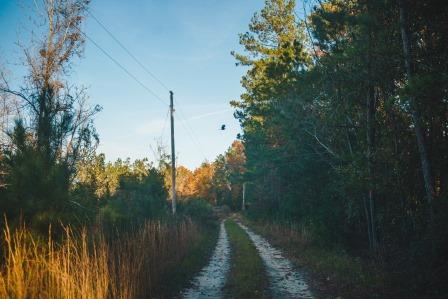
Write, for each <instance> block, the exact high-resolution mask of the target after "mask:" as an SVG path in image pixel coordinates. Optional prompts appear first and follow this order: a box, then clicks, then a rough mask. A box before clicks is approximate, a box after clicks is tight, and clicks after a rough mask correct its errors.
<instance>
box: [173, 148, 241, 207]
mask: <svg viewBox="0 0 448 299" xmlns="http://www.w3.org/2000/svg"><path fill="white" fill-rule="evenodd" d="M245 162H246V160H245V156H244V146H243V144H242V143H241V141H238V140H237V141H234V142H233V143H232V145H231V146H230V147H229V149H228V150H227V151H226V152H225V153H224V154H222V155H219V156H218V157H217V158H216V159H215V161H214V162H212V163H209V162H207V161H205V162H203V163H202V164H201V165H200V166H199V167H197V168H196V169H195V170H194V171H190V170H189V169H187V168H185V167H184V166H179V167H178V168H177V170H176V172H177V193H178V195H179V196H180V198H181V200H182V199H184V200H185V199H192V198H200V199H204V200H206V201H208V202H209V203H210V204H212V205H227V206H229V207H231V208H234V209H239V208H240V207H241V200H242V184H243V182H244V171H245V168H244V167H245V166H244V165H245ZM165 175H166V176H168V175H170V174H169V173H166V174H165ZM165 182H167V183H168V184H169V183H170V182H169V180H165ZM169 187H170V185H167V188H169Z"/></svg>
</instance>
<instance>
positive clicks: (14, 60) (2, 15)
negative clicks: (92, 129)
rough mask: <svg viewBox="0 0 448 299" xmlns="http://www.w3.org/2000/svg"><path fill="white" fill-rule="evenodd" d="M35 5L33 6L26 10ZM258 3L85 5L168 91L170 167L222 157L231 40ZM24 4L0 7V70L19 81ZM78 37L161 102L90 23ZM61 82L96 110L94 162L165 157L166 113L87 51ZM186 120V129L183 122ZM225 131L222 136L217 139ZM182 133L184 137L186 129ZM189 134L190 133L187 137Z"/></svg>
mask: <svg viewBox="0 0 448 299" xmlns="http://www.w3.org/2000/svg"><path fill="white" fill-rule="evenodd" d="M35 1H36V2H37V3H40V0H35ZM263 2H264V1H262V0H226V1H222V0H202V1H199V0H189V1H185V0H129V1H118V0H115V1H111V0H109V1H106V0H93V1H92V2H91V11H92V13H93V14H94V15H95V16H96V17H97V18H98V19H99V20H100V21H101V22H102V23H103V24H104V25H105V26H106V27H107V28H108V29H109V30H110V31H112V32H113V33H114V35H115V36H116V37H117V38H118V39H119V40H120V41H121V42H122V43H123V44H125V45H126V47H127V48H128V49H129V50H130V51H131V52H132V53H133V54H134V55H135V56H136V57H138V59H139V60H140V61H142V62H143V63H144V64H145V65H146V67H147V68H148V69H149V70H150V71H151V72H152V73H154V74H155V75H156V76H157V77H158V78H159V79H160V80H161V81H163V83H165V84H166V85H167V86H168V87H169V88H170V89H172V90H173V91H174V96H175V100H176V101H177V103H178V104H179V105H180V109H179V108H178V109H177V110H176V115H175V117H176V152H177V155H178V163H179V164H182V165H185V166H187V167H189V168H194V167H196V166H198V165H199V164H200V163H201V162H203V161H204V160H205V159H208V160H209V161H212V160H214V158H215V157H216V156H217V155H218V154H220V153H223V152H224V151H225V150H226V149H227V148H228V147H229V145H230V144H231V142H232V141H233V140H234V139H235V137H236V134H237V133H238V132H240V128H239V124H238V122H237V121H236V120H235V119H234V118H233V111H232V109H231V107H230V105H229V101H230V100H234V99H238V98H239V95H240V94H241V93H242V88H241V86H240V79H241V76H242V75H243V74H244V72H245V70H244V69H243V68H241V67H236V66H235V60H234V59H233V57H232V56H231V55H230V51H232V50H237V51H240V50H241V47H240V46H239V44H238V33H242V32H245V31H247V28H248V24H249V22H250V18H251V17H252V15H253V14H254V12H256V11H258V10H260V9H261V8H262V6H263ZM34 8H35V4H34V0H21V1H19V0H0V35H1V36H2V38H1V43H0V65H3V67H6V68H7V69H9V70H10V71H11V73H12V74H11V76H10V79H11V80H13V81H14V82H18V80H20V75H21V74H23V71H22V69H21V67H20V65H19V64H18V63H20V61H21V59H22V53H21V51H20V49H19V47H18V46H17V45H16V42H17V41H18V40H20V42H21V43H25V44H26V43H27V42H28V41H29V34H27V32H29V30H31V29H33V27H32V26H31V24H30V22H29V16H30V15H32V14H33V13H35V11H34V12H33V10H34ZM84 31H85V32H86V33H87V34H88V35H89V36H90V37H91V38H93V39H94V40H95V42H97V43H98V44H99V45H101V47H103V48H104V49H105V50H106V51H108V52H109V53H110V54H111V55H112V56H113V57H114V58H115V59H116V60H118V61H119V62H120V63H121V64H122V65H124V66H125V67H126V68H127V69H128V70H129V71H130V72H131V73H133V74H134V75H135V76H136V77H137V78H138V79H139V80H141V81H142V82H144V84H145V85H146V86H148V87H149V88H151V89H152V90H153V91H154V92H155V93H156V94H158V95H159V96H160V97H162V98H163V99H164V100H165V101H166V103H167V104H168V101H169V94H168V92H167V91H166V90H165V89H164V88H163V87H162V86H161V85H160V84H158V83H157V81H155V80H154V79H153V78H151V77H150V76H149V75H148V74H147V73H146V72H145V71H144V70H142V69H141V68H140V67H139V66H138V65H137V64H136V63H135V62H134V61H133V60H132V59H131V58H130V57H129V56H128V55H127V54H126V52H125V51H123V50H122V49H121V48H120V47H119V46H118V45H117V44H116V43H115V42H114V41H113V40H112V39H111V38H110V37H109V36H108V35H107V34H106V33H105V32H104V31H103V30H102V28H101V27H100V26H99V25H98V24H97V23H96V22H95V21H94V20H93V19H91V18H90V19H89V18H88V19H87V20H86V23H85V24H84ZM70 80H71V82H74V83H76V84H79V85H84V86H87V87H88V93H89V96H90V100H89V101H90V103H91V104H99V105H101V106H102V107H103V110H102V111H101V112H100V114H98V115H97V116H96V119H95V124H96V128H97V130H98V132H99V134H100V147H99V152H104V153H105V154H106V157H107V159H108V160H115V159H116V158H118V157H121V158H126V157H130V158H131V159H135V158H143V157H149V158H152V152H151V146H154V145H155V144H156V140H157V139H160V138H162V140H163V143H164V144H165V145H166V146H167V149H169V123H168V119H167V117H166V116H167V111H168V106H166V105H163V104H162V103H160V102H159V101H158V100H157V99H155V98H154V96H152V95H151V94H149V93H148V92H147V91H146V90H145V89H143V88H142V87H141V86H139V85H138V84H137V83H136V82H135V81H133V80H132V79H131V78H130V77H129V76H128V75H126V73H124V72H123V71H122V70H121V69H120V68H119V67H117V66H116V65H114V64H113V63H112V62H111V61H110V60H109V58H107V57H106V56H105V55H104V54H103V53H101V52H100V51H99V50H98V49H97V48H96V47H95V46H94V45H93V44H92V43H91V42H89V41H87V43H86V47H85V53H84V58H83V59H81V60H79V61H76V63H75V67H74V73H73V74H72V75H71V78H70ZM185 119H187V121H185ZM221 124H226V127H227V129H226V130H225V131H221V130H220V126H221ZM189 128H191V129H189ZM190 131H192V132H190Z"/></svg>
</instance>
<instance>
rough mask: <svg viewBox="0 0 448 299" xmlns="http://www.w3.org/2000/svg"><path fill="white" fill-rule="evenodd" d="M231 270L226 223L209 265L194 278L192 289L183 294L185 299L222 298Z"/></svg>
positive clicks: (220, 232)
mask: <svg viewBox="0 0 448 299" xmlns="http://www.w3.org/2000/svg"><path fill="white" fill-rule="evenodd" d="M229 269H230V245H229V239H228V236H227V232H226V228H225V227H224V222H221V227H220V230H219V238H218V242H217V243H216V247H215V251H214V252H213V255H212V257H211V259H210V262H209V264H208V265H207V266H206V267H205V268H204V269H202V270H201V272H199V274H198V275H197V276H196V277H195V278H194V280H193V285H192V287H191V288H189V289H187V290H186V291H185V292H183V296H182V297H183V298H185V299H194V298H222V296H223V294H222V291H223V288H224V285H225V283H226V281H227V274H228V272H229Z"/></svg>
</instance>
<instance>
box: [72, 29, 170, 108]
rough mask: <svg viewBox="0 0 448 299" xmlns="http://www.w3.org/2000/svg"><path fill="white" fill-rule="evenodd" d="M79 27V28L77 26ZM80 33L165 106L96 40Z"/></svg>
mask: <svg viewBox="0 0 448 299" xmlns="http://www.w3.org/2000/svg"><path fill="white" fill-rule="evenodd" d="M78 29H79V28H78ZM79 31H80V32H81V34H82V35H84V36H85V37H86V38H87V39H88V40H89V41H90V42H91V43H92V44H93V45H94V46H95V47H97V48H98V49H99V50H100V51H101V52H103V54H104V55H106V56H107V57H108V58H109V59H110V60H112V62H114V63H115V64H116V65H117V66H118V67H119V68H120V69H121V70H122V71H124V72H125V73H126V74H127V75H128V76H129V77H131V78H132V79H133V80H134V81H135V82H137V83H138V84H139V85H140V86H141V87H143V88H144V89H145V90H146V91H147V92H149V93H150V94H151V95H153V96H154V97H155V98H156V99H157V100H158V101H159V102H161V103H162V104H163V105H165V106H167V105H168V104H167V103H165V101H164V100H162V98H161V97H160V96H159V95H157V94H156V93H155V92H154V91H152V90H151V88H149V87H148V86H146V85H145V84H144V83H143V82H142V81H140V80H139V79H138V78H137V77H136V76H135V75H134V74H132V73H131V72H130V71H129V70H128V69H127V68H125V67H124V66H123V65H122V64H121V63H119V62H118V61H117V60H116V59H115V58H113V57H112V55H110V54H109V53H108V52H107V51H106V50H104V49H103V48H102V47H101V46H100V45H99V44H98V43H97V42H95V41H94V40H93V39H92V38H91V37H90V36H88V35H87V34H86V33H85V32H83V31H81V30H80V29H79Z"/></svg>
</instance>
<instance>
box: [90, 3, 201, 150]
mask: <svg viewBox="0 0 448 299" xmlns="http://www.w3.org/2000/svg"><path fill="white" fill-rule="evenodd" d="M87 13H88V14H89V15H90V16H91V17H92V18H93V19H94V20H95V21H96V22H97V23H98V25H100V27H101V28H102V29H103V30H104V31H106V33H107V34H108V35H109V36H110V37H111V38H112V39H113V40H114V41H115V42H116V43H117V44H118V45H119V46H120V47H121V48H122V49H123V50H124V51H125V52H126V53H127V54H128V55H129V56H130V57H131V58H132V59H133V60H134V61H135V62H136V63H137V64H138V65H139V66H140V67H141V68H142V69H143V70H144V71H145V72H146V73H147V74H148V75H150V76H151V77H152V78H153V79H154V80H156V81H157V82H158V83H159V84H160V85H161V86H162V87H163V88H164V89H166V90H167V91H170V89H169V88H168V87H167V86H166V84H164V83H163V82H162V80H160V79H159V78H158V77H157V76H156V75H155V74H154V73H153V72H151V71H150V70H149V69H148V68H147V67H146V66H145V65H144V64H143V63H142V62H141V61H140V60H139V59H138V58H137V57H136V56H135V55H134V54H132V52H131V51H130V50H129V49H128V48H127V47H126V46H125V45H124V44H123V43H122V42H121V41H120V40H119V39H118V38H117V37H116V36H115V35H114V34H113V33H112V32H111V31H110V30H109V29H108V28H107V27H106V26H105V25H104V24H103V23H102V22H101V21H100V20H99V19H98V18H97V17H95V16H94V15H93V13H92V12H91V11H90V10H87ZM89 40H91V39H90V38H89ZM91 41H92V40H91ZM92 42H93V43H94V44H95V45H97V44H96V43H95V42H94V41H92ZM100 50H102V49H100ZM102 51H103V52H104V53H105V54H106V55H107V56H109V58H111V59H112V60H114V59H113V58H112V57H110V55H108V54H107V53H106V52H105V51H104V50H102ZM114 62H115V63H117V64H118V62H117V61H115V60H114ZM118 65H119V64H118ZM119 66H120V67H121V68H122V69H123V70H124V71H126V72H127V70H126V69H124V67H122V66H121V65H119ZM127 73H128V75H131V74H129V72H127ZM133 77H134V78H135V76H133ZM135 79H136V80H137V81H138V82H139V83H140V85H142V83H141V82H140V81H139V80H138V79H137V78H135ZM151 93H152V94H153V95H154V93H153V92H152V91H151ZM156 97H157V98H158V99H160V98H159V97H158V96H156ZM176 104H177V106H178V108H179V112H180V114H179V115H180V116H181V117H182V118H183V119H184V121H183V122H181V123H182V126H183V127H184V128H185V130H186V132H187V135H188V137H189V138H190V139H191V141H192V143H193V144H194V145H195V146H197V147H198V150H199V151H200V152H201V153H202V155H203V156H204V158H205V159H206V156H205V155H204V153H203V151H202V145H201V142H200V141H199V139H198V138H197V136H196V134H195V132H194V130H193V128H192V127H191V126H190V124H189V122H188V119H187V118H186V117H185V116H184V114H183V112H182V109H181V106H180V105H179V102H178V101H176ZM184 123H185V124H184ZM162 135H163V132H162Z"/></svg>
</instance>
